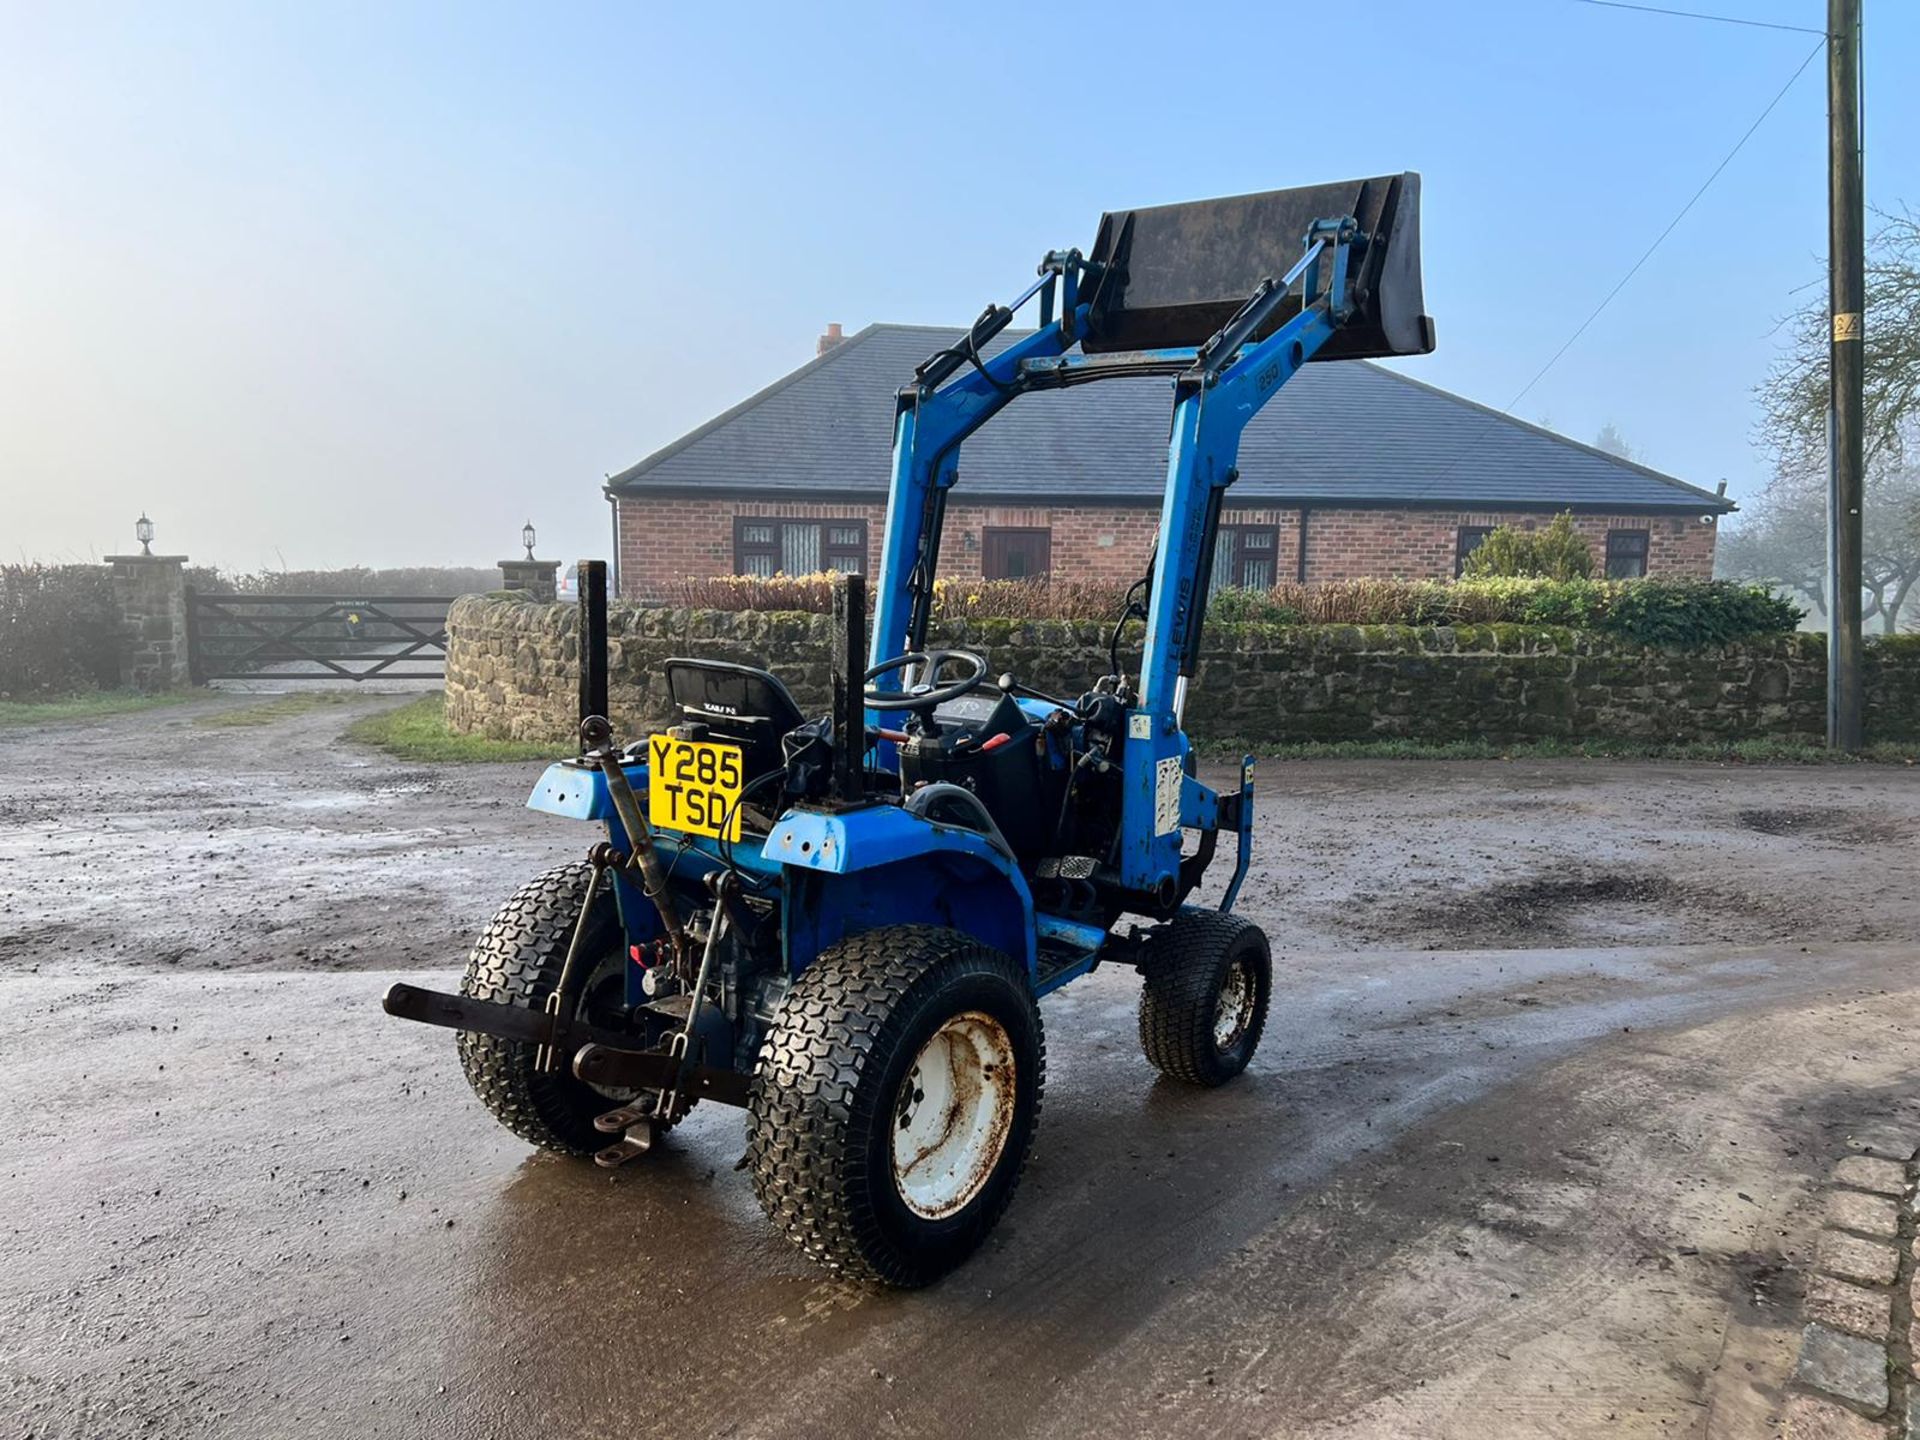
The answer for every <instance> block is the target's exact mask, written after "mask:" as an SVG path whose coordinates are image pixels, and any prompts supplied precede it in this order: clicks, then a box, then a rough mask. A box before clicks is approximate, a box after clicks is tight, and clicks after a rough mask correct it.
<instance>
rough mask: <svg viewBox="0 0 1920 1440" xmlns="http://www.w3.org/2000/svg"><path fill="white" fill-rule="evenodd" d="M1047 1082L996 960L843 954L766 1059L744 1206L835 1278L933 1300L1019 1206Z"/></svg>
mask: <svg viewBox="0 0 1920 1440" xmlns="http://www.w3.org/2000/svg"><path fill="white" fill-rule="evenodd" d="M1045 1065H1046V1043H1045V1039H1044V1037H1043V1036H1042V1034H1041V1029H1040V1010H1039V1007H1038V1006H1037V1005H1036V1004H1035V1003H1034V998H1033V987H1032V984H1031V982H1030V981H1029V980H1028V978H1027V975H1026V972H1025V970H1024V969H1023V968H1022V967H1021V966H1020V965H1018V964H1017V963H1016V962H1015V961H1014V960H1012V959H1011V958H1010V957H1008V956H1007V955H1004V954H1002V953H1001V952H1000V951H998V950H994V949H991V948H989V947H988V946H985V945H982V944H980V943H979V942H978V941H976V940H973V939H972V938H970V937H968V936H966V935H963V934H961V933H959V932H958V931H954V930H944V929H937V928H934V927H931V926H921V925H894V926H887V927H884V928H881V929H877V930H868V931H865V932H863V933H861V934H858V935H854V936H852V937H850V938H848V939H846V940H842V941H841V942H840V943H839V944H837V945H832V946H829V947H828V948H827V949H826V950H824V951H822V952H821V954H820V955H819V957H818V958H817V959H815V960H814V962H813V964H812V965H810V966H809V967H808V968H807V969H806V970H805V971H803V972H802V973H801V975H800V977H799V978H798V979H797V980H795V981H794V982H793V986H792V988H791V989H789V990H788V992H787V994H786V997H785V998H784V999H783V1000H782V1001H781V1004H780V1010H779V1013H778V1014H777V1015H776V1016H775V1018H774V1022H773V1025H772V1027H771V1028H770V1029H769V1030H768V1032H767V1036H766V1039H765V1041H764V1042H763V1043H762V1046H761V1050H760V1059H759V1063H758V1064H757V1065H756V1066H755V1067H754V1075H753V1089H752V1094H751V1099H750V1101H749V1105H748V1121H747V1162H748V1165H749V1167H750V1169H751V1170H752V1174H753V1188H754V1193H755V1194H756V1195H757V1196H758V1197H759V1199H760V1204H761V1207H762V1208H763V1209H764V1210H765V1211H766V1212H767V1217H768V1218H769V1219H770V1220H772V1221H773V1223H774V1225H775V1226H777V1227H778V1228H779V1229H780V1230H781V1231H783V1232H784V1233H785V1234H786V1236H787V1238H788V1239H790V1240H792V1241H793V1243H794V1244H796V1245H798V1246H799V1247H800V1248H801V1249H802V1250H804V1251H805V1252H806V1253H807V1254H808V1255H810V1256H811V1257H813V1258H814V1259H815V1260H817V1261H819V1262H820V1263H822V1264H824V1265H826V1266H828V1267H829V1268H831V1269H834V1270H837V1271H840V1272H841V1273H844V1274H848V1275H851V1276H853V1277H855V1278H858V1279H861V1280H866V1281H873V1282H878V1283H880V1284H884V1285H895V1286H901V1287H914V1286H920V1285H926V1284H929V1283H931V1282H932V1281H934V1280H936V1279H938V1278H939V1277H940V1276H941V1275H944V1274H945V1273H946V1272H947V1271H949V1270H951V1269H953V1267H954V1266H956V1265H958V1264H959V1263H960V1262H961V1261H963V1260H965V1259H966V1258H967V1257H968V1256H969V1255H971V1254H972V1253H973V1251H974V1250H975V1249H976V1248H978V1246H979V1245H980V1243H981V1241H982V1240H984V1239H985V1238H986V1236H987V1233H988V1232H989V1231H990V1230H991V1229H992V1228H993V1226H994V1223H995V1222H996V1221H998V1220H999V1218H1000V1216H1001V1214H1002V1213H1003V1212H1004V1211H1005V1210H1006V1208H1007V1205H1008V1203H1009V1202H1010V1201H1011V1200H1012V1199H1013V1192H1014V1187H1015V1186H1016V1185H1018V1183H1019V1180H1020V1172H1021V1170H1022V1169H1023V1168H1025V1166H1026V1163H1027V1156H1028V1153H1029V1152H1030V1151H1031V1149H1032V1147H1033V1137H1034V1131H1035V1129H1036V1128H1037V1126H1038V1123H1039V1119H1040V1088H1041V1083H1042V1079H1043V1071H1044V1068H1045Z"/></svg>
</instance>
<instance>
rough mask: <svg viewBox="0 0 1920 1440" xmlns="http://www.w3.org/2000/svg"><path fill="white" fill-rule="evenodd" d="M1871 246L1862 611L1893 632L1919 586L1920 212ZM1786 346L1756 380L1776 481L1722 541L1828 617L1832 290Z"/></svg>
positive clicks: (1752, 568) (1895, 220)
mask: <svg viewBox="0 0 1920 1440" xmlns="http://www.w3.org/2000/svg"><path fill="white" fill-rule="evenodd" d="M1883 218H1884V223H1883V224H1882V225H1881V227H1880V229H1879V230H1878V231H1877V232H1875V234H1874V236H1873V239H1872V241H1871V242H1870V244H1869V247H1868V252H1867V314H1866V331H1867V333H1866V356H1865V359H1866V453H1867V486H1866V505H1865V512H1864V515H1863V517H1862V518H1863V521H1864V524H1863V529H1864V531H1865V539H1864V549H1863V552H1862V557H1861V569H1862V576H1861V579H1862V583H1863V585H1864V587H1865V592H1866V593H1865V595H1864V596H1863V597H1862V612H1863V615H1864V617H1865V618H1866V619H1867V620H1869V621H1871V620H1873V619H1875V618H1877V619H1878V620H1879V621H1880V628H1881V629H1883V630H1884V631H1886V632H1887V633H1888V634H1892V633H1893V632H1894V631H1895V630H1897V629H1898V628H1899V627H1900V623H1901V619H1902V614H1903V610H1904V612H1905V614H1906V616H1907V618H1908V619H1909V620H1911V619H1912V616H1913V611H1912V609H1911V608H1907V602H1908V601H1909V599H1910V598H1912V597H1913V595H1914V593H1915V590H1916V587H1920V465H1916V464H1915V463H1913V461H1914V457H1915V454H1916V450H1920V444H1917V443H1916V442H1920V216H1916V215H1915V214H1914V213H1913V212H1912V211H1909V210H1902V211H1901V212H1900V213H1899V214H1895V215H1887V216H1885V217H1883ZM1785 324H1786V331H1787V336H1788V346H1787V350H1786V353H1785V354H1783V355H1782V356H1781V358H1780V359H1779V360H1778V361H1777V362H1775V364H1774V366H1773V368H1772V369H1771V370H1770V371H1769V372H1768V375H1767V378H1766V380H1765V381H1764V382H1762V384H1761V385H1760V387H1759V392H1758V397H1759V400H1760V411H1761V419H1760V433H1759V439H1760V442H1761V443H1762V444H1763V445H1764V446H1765V447H1766V448H1767V449H1768V450H1770V451H1771V452H1772V454H1773V457H1774V466H1775V472H1774V478H1773V480H1772V481H1771V482H1769V483H1768V485H1767V488H1766V489H1765V490H1763V491H1762V492H1761V493H1760V495H1759V496H1758V497H1757V498H1756V499H1754V500H1753V501H1751V502H1749V504H1748V506H1747V507H1746V511H1745V513H1744V514H1743V515H1742V516H1741V517H1740V518H1739V520H1738V521H1737V522H1735V523H1733V524H1730V525H1729V526H1728V527H1727V529H1726V531H1725V533H1724V534H1723V535H1722V536H1721V538H1720V563H1719V567H1718V568H1719V569H1720V570H1721V572H1722V573H1723V574H1726V575H1728V576H1731V577H1734V578H1737V579H1748V580H1763V581H1768V582H1771V583H1774V584H1777V585H1779V586H1780V587H1781V588H1782V589H1784V590H1789V591H1791V592H1793V593H1794V594H1796V595H1798V596H1800V597H1801V598H1803V599H1805V600H1806V601H1807V603H1808V605H1809V606H1810V607H1811V609H1812V612H1813V614H1814V615H1816V616H1817V617H1819V618H1820V620H1821V621H1822V623H1824V622H1825V618H1826V613H1827V604H1826V591H1825V583H1826V566H1827V508H1826V507H1827V499H1826V478H1825V477H1826V455H1827V384H1828V381H1827V362H1828V356H1829V347H1830V343H1831V331H1830V327H1831V324H1832V322H1831V319H1830V318H1829V315H1828V310H1827V298H1826V295H1825V293H1824V287H1822V289H1821V293H1819V294H1816V295H1814V296H1812V297H1811V298H1809V299H1808V301H1807V302H1806V304H1805V305H1803V306H1802V307H1801V308H1800V309H1799V310H1797V311H1795V312H1794V313H1793V315H1792V316H1790V317H1789V318H1788V319H1787V321H1786V322H1785Z"/></svg>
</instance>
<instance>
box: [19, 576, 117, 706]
mask: <svg viewBox="0 0 1920 1440" xmlns="http://www.w3.org/2000/svg"><path fill="white" fill-rule="evenodd" d="M119 637H120V621H119V611H118V609H117V608H116V607H115V605H114V598H113V583H112V580H111V579H110V577H109V575H108V572H107V568H106V567H105V566H104V565H0V699H8V700H19V699H25V698H30V697H34V696H44V695H61V694H66V693H68V692H70V691H75V690H87V689H94V688H108V687H111V686H113V685H114V684H116V683H117V682H118V681H119V678H120V658H119V657H120V652H119V643H120V638H119Z"/></svg>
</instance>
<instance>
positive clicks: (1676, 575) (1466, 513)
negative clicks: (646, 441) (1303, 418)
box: [618, 491, 1719, 598]
mask: <svg viewBox="0 0 1920 1440" xmlns="http://www.w3.org/2000/svg"><path fill="white" fill-rule="evenodd" d="M954 493H955V499H954V501H953V503H952V504H951V505H950V506H949V507H948V509H947V516H946V522H945V527H944V529H943V531H942V533H941V544H940V574H941V575H942V576H950V577H952V578H954V579H976V578H978V577H979V576H980V574H981V565H982V562H983V560H984V558H985V553H986V546H985V540H984V532H985V531H986V530H987V529H989V528H999V527H1002V526H1009V527H1014V528H1018V529H1039V530H1046V531H1049V532H1050V534H1051V536H1052V549H1053V568H1054V572H1055V573H1056V574H1060V575H1069V576H1071V577H1072V578H1074V579H1076V580H1118V581H1121V582H1123V583H1124V582H1129V581H1132V580H1133V579H1135V578H1136V577H1137V576H1138V575H1139V574H1140V572H1141V571H1142V570H1143V569H1145V568H1146V562H1147V555H1148V553H1149V552H1150V551H1151V550H1152V548H1153V537H1154V533H1155V531H1156V530H1157V529H1158V527H1159V520H1160V511H1159V508H1158V507H1157V506H1154V507H1147V506H1126V505H1079V506H1073V505H1035V506H1005V505H972V504H967V503H965V502H964V501H963V500H962V499H961V498H960V496H961V493H962V492H961V491H955V492H954ZM743 515H744V516H761V517H766V518H770V519H780V518H785V519H805V520H820V521H823V522H830V521H834V520H839V521H852V520H857V521H860V522H862V523H863V524H864V525H865V526H866V530H867V567H866V568H867V572H868V573H869V574H871V573H873V572H874V571H875V570H877V569H878V568H879V564H880V539H881V534H882V531H883V530H884V528H885V522H886V508H885V506H884V505H882V504H878V503H875V504H865V505H863V504H857V503H838V504H830V503H827V502H824V501H766V500H727V499H710V498H678V497H670V496H641V495H627V496H622V497H621V498H620V501H619V510H618V526H619V535H620V589H621V593H622V594H624V595H626V596H628V597H632V598H638V597H643V596H647V595H656V596H657V595H660V594H663V593H665V592H666V591H667V590H668V589H669V588H670V587H671V586H672V584H673V583H674V582H675V581H677V580H682V579H685V578H686V577H687V576H689V575H692V576H700V577H703V578H704V577H706V576H709V575H731V574H734V573H735V571H736V569H737V568H738V567H737V565H736V564H735V557H734V553H733V550H734V545H733V538H734V521H735V519H736V517H738V516H743ZM1552 518H1553V516H1552V513H1551V512H1549V511H1544V510H1543V511H1539V512H1536V513H1531V514H1529V513H1525V512H1515V511H1479V510H1449V509H1444V508H1437V509H1404V510H1384V509H1351V508H1338V507H1327V508H1314V509H1310V510H1308V511H1307V513H1306V522H1307V544H1306V576H1305V579H1306V580H1307V582H1308V583H1309V584H1319V583H1322V582H1325V581H1332V580H1348V579H1355V578H1364V577H1379V578H1395V579H1403V580H1450V579H1452V578H1453V566H1454V556H1455V552H1456V548H1457V546H1458V543H1459V536H1460V531H1461V530H1462V529H1465V528H1475V527H1490V526H1495V525H1515V526H1518V527H1520V528H1521V529H1533V528H1536V527H1538V526H1541V525H1545V524H1547V523H1548V522H1549V521H1550V520H1551V519H1552ZM1300 520H1301V512H1300V510H1299V509H1298V508H1297V507H1286V506H1281V507H1260V506H1250V507H1244V508H1233V507H1229V508H1228V509H1227V510H1225V511H1223V512H1222V514H1221V516H1220V521H1221V523H1222V524H1223V525H1260V526H1268V525H1270V526H1272V527H1273V528H1274V531H1275V536H1274V538H1275V542H1276V560H1277V562H1278V568H1277V575H1278V578H1280V579H1282V580H1292V579H1295V578H1296V577H1297V576H1298V573H1299V563H1300ZM1574 528H1575V529H1576V530H1578V531H1579V533H1580V534H1581V535H1582V536H1584V537H1585V538H1586V540H1587V543H1588V544H1589V545H1591V546H1592V548H1593V556H1594V565H1595V568H1596V569H1600V568H1602V567H1604V565H1605V561H1606V553H1607V532H1608V531H1609V530H1645V531H1646V532H1648V533H1647V573H1648V574H1649V575H1654V576H1662V577H1665V578H1667V579H1670V580H1708V579H1711V578H1712V577H1713V554H1714V543H1715V539H1716V537H1717V535H1718V533H1719V532H1718V530H1717V528H1716V527H1715V526H1714V525H1713V524H1711V523H1702V520H1701V517H1700V516H1698V515H1661V516H1654V515H1601V514H1594V515H1576V516H1575V517H1574Z"/></svg>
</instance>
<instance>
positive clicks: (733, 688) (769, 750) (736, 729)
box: [666, 660, 804, 777]
mask: <svg viewBox="0 0 1920 1440" xmlns="http://www.w3.org/2000/svg"><path fill="white" fill-rule="evenodd" d="M666 671H667V696H668V698H669V699H670V700H671V701H672V703H673V707H674V709H675V710H677V711H679V712H680V714H681V715H682V716H683V717H684V720H685V723H687V724H693V725H704V726H706V727H707V729H708V730H709V731H710V732H712V735H713V738H714V739H716V740H725V741H728V742H730V743H732V744H735V745H738V746H739V747H740V748H741V749H742V750H743V751H744V752H745V754H744V756H743V757H742V762H741V763H742V764H743V766H744V767H745V769H746V773H747V775H748V776H749V777H751V776H757V775H765V774H766V773H768V772H769V771H772V770H778V769H780V768H781V766H782V765H784V764H785V763H786V762H785V759H784V757H783V756H782V754H781V751H780V737H781V736H783V735H785V734H786V733H787V732H788V731H790V730H793V729H796V728H797V727H798V726H799V725H800V724H801V723H802V721H803V718H804V717H803V716H802V715H801V714H800V707H799V706H798V705H796V704H794V701H793V696H792V695H791V694H790V693H789V692H788V690H787V687H786V686H785V685H783V684H781V683H780V681H779V680H778V679H777V678H776V677H774V676H773V675H770V674H768V673H767V672H766V671H765V670H756V669H754V668H753V666H751V665H734V664H730V663H729V662H727V661H725V660H669V661H667V664H666Z"/></svg>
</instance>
